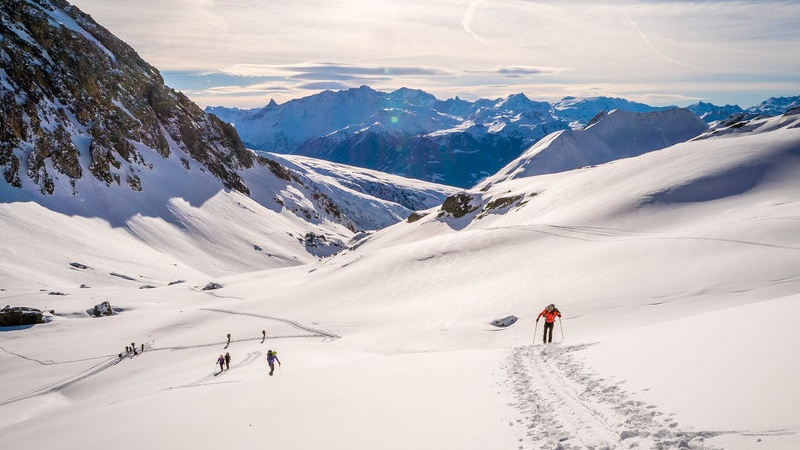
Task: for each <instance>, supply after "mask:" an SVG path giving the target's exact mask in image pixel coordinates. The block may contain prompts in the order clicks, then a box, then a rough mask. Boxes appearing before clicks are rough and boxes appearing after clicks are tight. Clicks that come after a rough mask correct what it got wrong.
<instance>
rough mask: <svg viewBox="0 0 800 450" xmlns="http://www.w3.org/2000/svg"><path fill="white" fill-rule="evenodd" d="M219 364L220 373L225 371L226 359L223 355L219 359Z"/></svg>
mask: <svg viewBox="0 0 800 450" xmlns="http://www.w3.org/2000/svg"><path fill="white" fill-rule="evenodd" d="M217 364H219V371H220V372H222V371H223V370H225V357H224V356H222V355H219V358H217Z"/></svg>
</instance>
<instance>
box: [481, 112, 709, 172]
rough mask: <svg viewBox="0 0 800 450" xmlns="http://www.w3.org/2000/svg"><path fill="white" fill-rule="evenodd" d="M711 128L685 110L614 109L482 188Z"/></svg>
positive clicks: (549, 140)
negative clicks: (632, 110)
mask: <svg viewBox="0 0 800 450" xmlns="http://www.w3.org/2000/svg"><path fill="white" fill-rule="evenodd" d="M707 128H708V126H707V125H706V124H705V123H704V122H703V121H702V120H700V119H699V118H698V117H697V116H696V115H694V114H693V113H691V112H690V111H688V110H686V109H677V108H676V109H666V110H662V111H656V112H648V113H636V112H627V111H621V110H612V111H611V112H610V113H607V114H605V113H604V114H601V115H598V116H597V117H596V118H595V119H594V121H593V122H592V123H591V124H590V125H589V126H587V127H586V128H585V129H583V130H565V131H559V132H556V133H553V134H550V135H548V136H546V137H545V138H543V139H542V140H541V141H539V142H537V143H536V144H535V145H533V146H532V147H531V148H529V149H528V150H526V151H525V153H523V154H522V156H520V157H519V158H517V159H516V160H514V161H512V162H511V163H509V164H508V165H507V166H506V167H504V168H503V169H501V170H500V171H499V172H498V173H497V174H496V175H494V176H492V177H489V178H487V179H486V180H484V181H482V182H481V183H480V184H479V187H485V186H489V185H491V184H495V183H498V182H501V181H504V180H508V179H513V178H522V177H529V176H533V175H541V174H546V173H556V172H564V171H567V170H573V169H578V168H581V167H586V166H591V165H595V164H602V163H606V162H610V161H614V160H617V159H621V158H628V157H631V156H637V155H641V154H643V153H646V152H650V151H653V150H658V149H661V148H665V147H669V146H670V145H674V144H677V143H680V142H684V141H686V140H689V139H691V138H693V137H695V136H697V135H699V134H700V133H702V132H703V131H705V130H706V129H707Z"/></svg>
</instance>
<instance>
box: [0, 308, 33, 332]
mask: <svg viewBox="0 0 800 450" xmlns="http://www.w3.org/2000/svg"><path fill="white" fill-rule="evenodd" d="M35 323H44V317H43V316H42V312H41V311H40V310H38V309H34V308H26V307H22V306H11V305H8V306H6V307H5V308H3V309H0V327H14V326H19V325H32V324H35Z"/></svg>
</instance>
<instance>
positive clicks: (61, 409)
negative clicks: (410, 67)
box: [0, 0, 800, 450]
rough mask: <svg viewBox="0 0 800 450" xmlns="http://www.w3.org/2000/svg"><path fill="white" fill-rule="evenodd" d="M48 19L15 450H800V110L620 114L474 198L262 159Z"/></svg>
mask: <svg viewBox="0 0 800 450" xmlns="http://www.w3.org/2000/svg"><path fill="white" fill-rule="evenodd" d="M25 5H26V6H25V7H24V8H22V9H21V10H16V9H12V8H10V7H9V6H8V5H7V4H5V3H4V4H3V9H2V13H3V16H2V19H3V23H4V24H10V26H11V28H10V29H11V31H10V32H9V34H8V35H6V34H4V36H3V39H2V40H0V49H2V52H0V58H3V59H2V60H3V64H4V67H10V66H7V64H8V63H9V55H11V54H12V53H13V52H23V53H25V54H26V55H27V58H30V61H31V64H29V65H27V66H25V68H23V69H25V70H29V69H30V70H34V69H37V68H38V69H41V71H39V72H36V73H37V74H38V75H37V76H34V77H30V78H26V77H25V76H22V75H23V74H22V72H24V70H23V69H18V71H15V72H13V73H12V71H10V70H6V69H3V70H2V71H0V76H1V77H2V80H1V81H0V89H1V92H0V94H2V96H3V98H4V102H6V103H4V107H5V109H4V118H5V117H8V118H10V119H9V120H8V121H6V122H4V124H10V125H8V126H4V128H3V130H2V133H3V141H2V143H3V147H1V148H0V165H2V169H3V175H4V179H3V180H0V235H2V236H3V238H2V240H0V249H2V255H3V258H0V307H2V306H5V305H10V306H14V307H28V308H36V309H38V310H40V311H41V312H42V314H43V320H44V323H36V324H24V325H14V326H4V327H0V379H2V383H0V432H2V436H3V438H2V439H3V442H4V445H6V446H8V447H9V448H21V447H27V448H36V449H44V448H58V449H83V448H115V449H141V448H154V449H169V448H186V449H206V448H218V447H221V446H227V447H231V448H244V447H250V446H267V447H270V446H276V447H279V448H285V449H309V450H310V449H318V448H335V449H374V448H380V449H388V450H392V449H398V450H399V449H409V448H414V449H443V448H456V449H463V450H470V449H474V450H478V449H517V450H523V449H531V450H533V449H589V448H593V449H634V448H636V449H683V448H689V449H706V450H710V449H726V450H727V449H730V450H750V449H770V450H773V449H778V450H790V449H796V448H798V446H800V416H798V414H797V405H798V404H800V389H799V388H798V387H797V382H796V380H797V379H798V378H800V361H798V359H797V356H796V355H798V354H800V330H799V329H798V327H797V326H796V325H795V322H796V319H795V318H796V317H797V316H798V314H800V199H799V198H798V193H800V111H798V109H797V108H794V109H791V107H789V106H787V108H789V110H788V111H784V112H781V113H776V114H773V115H772V116H771V117H767V116H765V115H759V114H751V115H746V114H745V115H740V116H736V117H733V118H730V117H729V118H728V120H726V121H722V122H720V123H718V124H713V125H712V126H711V127H710V128H709V125H708V123H704V122H703V121H701V120H700V119H699V118H698V116H697V115H695V114H692V113H690V112H689V111H687V110H686V109H668V110H659V111H641V112H634V111H624V110H622V109H616V110H609V111H608V112H606V113H605V114H602V115H600V116H596V115H595V116H596V117H595V116H593V117H595V120H594V121H592V122H591V123H590V124H585V126H581V127H579V128H574V129H573V128H571V127H570V126H568V125H565V126H563V127H559V128H558V129H555V130H551V131H553V132H552V133H550V132H549V131H548V132H547V133H543V134H542V139H541V140H537V142H535V143H532V144H531V145H529V146H526V147H525V148H523V149H522V151H520V152H518V154H517V155H516V156H515V157H514V158H512V159H511V160H510V161H508V162H507V163H504V164H502V165H499V166H498V168H497V170H495V171H494V172H491V173H487V174H485V176H484V177H481V181H480V182H479V183H477V184H475V185H474V186H473V185H471V186H470V187H462V188H454V187H452V186H447V185H443V184H435V183H429V182H424V181H420V180H418V179H411V178H403V177H400V176H397V175H389V174H386V173H383V172H378V171H375V170H371V169H362V168H356V167H353V166H348V165H343V164H338V163H335V162H329V161H324V160H321V159H314V158H309V157H307V156H301V155H291V154H277V153H267V152H262V151H258V152H256V151H251V150H249V149H247V148H245V146H244V145H240V144H241V141H239V140H238V136H237V134H236V132H235V130H233V129H232V128H230V127H228V126H226V125H225V123H224V122H222V121H218V120H216V119H215V118H213V116H211V115H208V114H206V113H204V112H203V111H201V110H199V108H197V107H196V106H195V107H193V106H192V105H191V104H190V103H191V102H189V101H188V99H186V100H184V99H183V98H181V96H180V94H179V93H175V92H174V91H171V90H170V89H169V88H167V87H166V86H163V84H159V83H158V81H159V77H158V76H157V71H156V70H155V69H152V71H151V70H150V69H149V68H148V66H144V65H141V64H140V63H139V61H138V59H137V58H134V57H133V56H132V55H135V53H125V54H126V55H128V56H127V57H126V58H121V57H119V56H118V55H121V54H122V53H120V52H124V51H127V50H126V49H128V47H127V46H125V45H124V43H122V42H121V41H118V40H117V39H116V38H114V37H113V36H112V35H110V33H108V34H105V33H107V32H104V30H102V29H100V28H99V26H97V25H96V24H93V21H91V19H90V18H88V17H84V16H82V15H81V13H80V12H79V11H77V10H75V9H73V8H72V7H70V6H68V5H67V4H66V3H65V2H62V1H60V0H51V1H40V2H26V3H25ZM45 25H47V27H45ZM48 27H49V28H48ZM48 29H49V30H51V31H50V32H55V31H52V30H59V31H58V33H60V34H59V36H61V38H64V39H66V38H67V37H69V39H74V40H75V42H77V43H78V44H79V45H81V46H87V48H89V47H91V48H93V49H94V51H97V52H98V53H95V54H94V56H95V60H96V62H97V63H98V64H109V67H113V69H114V70H113V71H110V72H113V73H115V74H116V75H117V76H118V77H119V78H117V79H115V80H113V81H103V80H100V81H99V82H98V84H99V86H95V87H96V88H97V89H96V93H99V94H98V95H99V97H98V98H106V100H105V103H104V104H103V107H102V108H99V109H93V110H92V114H94V115H96V116H97V117H101V118H103V120H91V121H87V120H82V119H80V117H81V116H82V114H81V113H80V112H81V111H82V109H81V108H89V107H90V106H85V105H93V106H91V108H95V107H97V105H98V104H100V103H98V102H99V100H91V99H92V98H94V97H92V92H90V91H92V89H88V90H87V89H86V88H85V87H83V88H78V87H75V86H77V84H76V85H72V84H70V82H71V81H70V80H72V78H71V77H73V75H74V74H71V73H70V72H68V71H67V72H65V73H64V74H62V75H59V77H56V79H58V80H60V81H59V82H57V83H56V82H53V83H46V82H44V83H40V82H39V81H37V80H39V79H47V80H51V79H52V78H47V76H49V75H52V74H53V73H60V72H58V71H57V70H56V69H54V68H52V67H51V68H48V67H50V66H48V64H50V63H52V62H53V61H54V60H56V59H57V56H56V53H57V50H55V49H56V48H59V45H60V44H59V45H56V46H55V47H52V46H48V45H47V43H48V42H49V43H51V44H52V42H60V41H57V40H54V39H47V38H45V37H43V36H47V33H48V31H47V30H48ZM98 30H99V31H98ZM12 35H13V36H12ZM97 36H99V37H97ZM78 44H76V45H78ZM89 44H91V45H89ZM32 47H35V48H37V49H38V50H35V51H34V50H31V48H32ZM81 48H83V47H81ZM130 52H133V51H132V50H130ZM23 53H13V54H15V55H21V54H23ZM62 56H63V55H62ZM102 58H106V59H105V60H101V59H102ZM129 61H133V62H134V64H133V67H134V69H133V70H132V71H131V70H130V67H131V64H129ZM131 73H133V74H137V73H138V74H140V75H141V74H145V75H146V76H144V75H143V76H144V78H139V77H138V75H137V76H131V77H128V76H127V75H126V74H131ZM74 78H75V79H77V80H78V81H80V83H79V84H81V83H83V84H86V83H87V81H86V80H87V79H90V78H91V77H88V78H87V77H83V76H77V75H75V76H74ZM23 80H24V82H23ZM143 80H147V81H143ZM106 82H108V83H111V84H114V83H121V84H119V86H120V87H119V88H118V89H111V90H108V91H106V90H105V89H104V84H103V83H106ZM89 84H91V83H89ZM114 85H115V86H116V84H114ZM54 86H55V87H58V88H59V89H60V88H63V89H61V90H58V91H57V93H54V92H55V91H51V90H48V89H50V88H53V87H54ZM68 86H69V87H68ZM142 86H145V88H144V89H143V90H139V89H142ZM106 87H107V86H106ZM109 92H111V93H113V95H112V94H109ZM147 92H150V93H151V94H152V93H153V92H158V93H160V94H159V95H162V97H159V98H160V99H161V100H162V102H161V103H159V101H157V100H158V98H154V97H153V96H152V95H151V96H150V97H146V95H145V94H146V93H147ZM73 93H78V94H75V97H70V96H71V95H73ZM412 93H413V94H414V95H419V93H414V92H406V93H405V95H411V94H412ZM107 95H110V96H111V97H108V98H107V97H106V96H107ZM114 95H118V96H119V97H114ZM143 95H145V97H146V101H144V102H143V103H138V102H137V100H136V99H140V98H142V96H143ZM394 95H399V94H397V93H395V94H394ZM156 97H158V96H156ZM34 100H35V101H34ZM517 100H519V101H522V100H523V99H520V98H517ZM528 101H529V100H528ZM569 101H570V102H572V101H577V99H572V100H569ZM8 105H13V106H14V107H11V106H8ZM75 105H78V106H75ZM81 105H84V106H81ZM159 105H161V106H163V108H164V109H163V110H162V109H159ZM784 106H786V105H784ZM562 109H568V105H562ZM573 112H574V111H573ZM34 116H35V117H37V118H39V119H38V120H39V123H38V128H37V127H36V126H34V125H36V124H35V120H33V119H32V117H34ZM575 117H576V119H574V120H578V119H577V117H578V116H577V115H575ZM11 119H13V120H11ZM225 120H226V119H225ZM442 120H445V118H443V119H442ZM568 122H569V121H568ZM101 123H104V124H106V125H107V126H105V127H103V126H101V125H99V124H101ZM120 123H122V124H124V126H123V125H120V127H121V128H119V130H122V131H120V132H123V133H126V134H124V136H125V137H124V139H123V140H122V141H124V142H127V144H120V143H119V142H117V141H115V140H114V139H112V137H113V136H115V133H117V132H118V131H119V130H118V129H117V128H115V127H117V125H119V124H120ZM109 124H117V125H109ZM93 127H96V128H93ZM126 127H130V129H128V128H126ZM37 130H43V131H37ZM55 130H60V131H55ZM115 130H117V131H115ZM45 131H46V132H45ZM201 131H202V132H201ZM48 139H49V140H48ZM54 139H55V141H54ZM98 141H99V142H98ZM53 142H60V143H61V144H60V145H55V147H57V148H58V151H55V150H52V148H53V144H52V143H53ZM120 142H121V141H120ZM160 142H163V143H166V146H165V147H160V146H159V143H160ZM503 166H505V167H503ZM464 170H465V171H466V172H470V173H471V170H472V169H471V168H470V167H467V168H464ZM103 302H108V305H109V307H110V309H107V310H106V311H107V312H108V313H110V314H107V315H106V314H102V313H101V312H99V313H98V314H97V315H94V314H93V312H94V307H95V306H96V305H102V304H103ZM550 303H554V304H555V305H556V306H557V307H558V309H559V310H560V311H561V313H562V317H561V318H560V319H559V320H558V321H557V323H556V325H555V333H554V339H553V342H552V343H550V344H543V343H542V331H543V322H542V320H539V321H537V316H538V315H539V313H540V312H541V311H542V309H543V308H544V307H545V306H546V305H547V304H550ZM102 309H103V308H98V311H100V310H102ZM511 315H513V316H515V317H516V318H517V320H516V322H515V323H513V324H512V325H509V326H507V327H497V326H494V325H492V322H493V321H494V320H496V319H500V318H504V317H508V316H511ZM126 347H127V349H126ZM131 348H134V349H136V351H135V352H134V351H132V350H131ZM268 350H275V351H277V355H278V358H279V360H280V364H279V365H277V367H276V370H275V373H274V374H273V375H272V376H270V375H268V371H269V368H268V366H267V362H266V354H267V351H268ZM226 353H227V354H229V355H230V357H231V363H230V366H229V367H227V368H223V367H221V366H220V365H218V364H217V358H218V357H219V356H222V355H225V354H226Z"/></svg>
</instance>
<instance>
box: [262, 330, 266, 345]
mask: <svg viewBox="0 0 800 450" xmlns="http://www.w3.org/2000/svg"><path fill="white" fill-rule="evenodd" d="M266 340H267V330H261V343H262V344H263V343H264V341H266Z"/></svg>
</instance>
